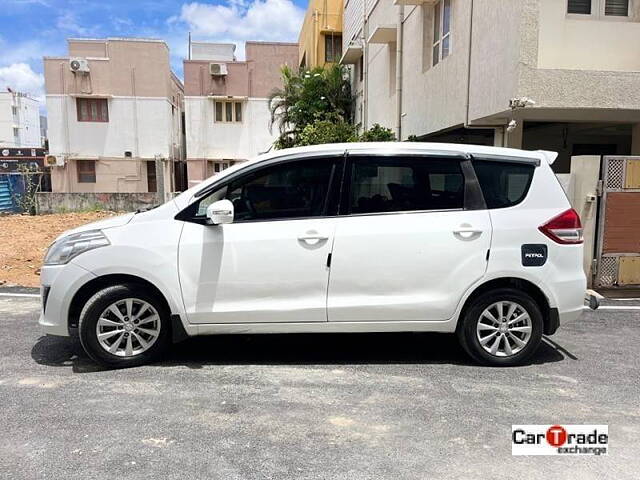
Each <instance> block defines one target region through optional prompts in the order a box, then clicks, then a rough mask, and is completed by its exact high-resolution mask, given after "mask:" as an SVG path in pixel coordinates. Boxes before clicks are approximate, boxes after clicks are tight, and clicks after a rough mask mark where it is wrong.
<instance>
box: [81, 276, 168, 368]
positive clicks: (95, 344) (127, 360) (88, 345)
mask: <svg viewBox="0 0 640 480" xmlns="http://www.w3.org/2000/svg"><path fill="white" fill-rule="evenodd" d="M169 329H170V324H169V312H168V310H167V307H166V305H165V303H164V302H163V301H162V299H160V298H158V297H157V296H156V295H153V294H150V293H148V292H146V291H145V290H144V289H142V288H141V287H138V286H137V285H134V284H127V285H116V286H112V287H108V288H105V289H104V290H100V291H99V292H97V293H96V294H95V295H94V296H93V297H91V298H90V299H89V301H88V302H87V303H86V305H85V306H84V308H83V310H82V313H81V314H80V325H79V334H80V342H81V343H82V346H83V348H84V350H85V351H86V352H87V354H88V355H89V356H90V357H91V358H92V359H93V360H95V361H96V362H98V363H101V364H103V365H107V366H109V367H117V368H119V367H132V366H136V365H142V364H145V363H149V362H151V361H154V360H156V359H157V358H158V357H159V356H160V355H161V354H162V353H163V352H164V351H165V350H166V348H167V346H168V344H169V338H170V335H169Z"/></svg>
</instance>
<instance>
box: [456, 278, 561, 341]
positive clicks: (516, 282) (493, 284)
mask: <svg viewBox="0 0 640 480" xmlns="http://www.w3.org/2000/svg"><path fill="white" fill-rule="evenodd" d="M498 288H513V289H516V290H520V291H522V292H525V293H527V294H529V295H530V296H531V297H532V298H533V299H534V300H535V302H536V303H537V304H538V306H539V307H540V312H541V313H542V319H543V322H544V326H543V333H544V334H545V335H552V334H553V333H554V332H555V331H556V329H557V328H558V320H557V315H558V313H557V309H556V308H553V307H551V304H550V302H549V299H548V298H547V295H545V293H544V292H543V291H542V289H541V288H540V287H538V286H537V285H536V284H534V283H533V282H531V281H529V280H525V279H523V278H518V277H499V278H494V279H492V280H488V281H486V282H484V283H482V284H480V285H478V286H477V287H476V288H475V289H474V290H473V291H472V292H471V294H469V295H468V296H467V298H466V299H465V301H464V304H463V306H462V309H461V310H460V315H459V316H458V325H457V328H460V327H461V325H462V322H461V321H460V320H461V319H462V318H464V315H465V313H466V311H467V309H468V308H469V306H470V305H471V303H472V302H473V301H474V300H475V299H476V298H478V297H479V296H480V295H482V294H483V293H486V292H490V291H492V290H496V289H498Z"/></svg>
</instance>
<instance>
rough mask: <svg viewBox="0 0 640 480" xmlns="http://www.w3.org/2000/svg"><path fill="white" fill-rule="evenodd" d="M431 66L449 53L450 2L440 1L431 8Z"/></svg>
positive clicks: (449, 0)
mask: <svg viewBox="0 0 640 480" xmlns="http://www.w3.org/2000/svg"><path fill="white" fill-rule="evenodd" d="M432 52H433V54H432V55H433V65H434V66H435V65H437V64H438V62H440V60H444V59H445V58H447V57H448V56H449V53H450V52H451V0H442V1H440V2H438V3H436V5H435V6H434V8H433V48H432Z"/></svg>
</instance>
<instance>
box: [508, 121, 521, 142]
mask: <svg viewBox="0 0 640 480" xmlns="http://www.w3.org/2000/svg"><path fill="white" fill-rule="evenodd" d="M522 123H523V122H522V120H518V124H517V125H516V128H515V129H513V130H512V131H510V132H507V133H506V138H505V145H504V146H505V147H509V148H522Z"/></svg>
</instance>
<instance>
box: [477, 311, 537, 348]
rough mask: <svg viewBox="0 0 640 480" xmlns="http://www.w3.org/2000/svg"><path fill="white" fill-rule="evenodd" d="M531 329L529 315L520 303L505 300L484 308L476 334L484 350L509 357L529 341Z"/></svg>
mask: <svg viewBox="0 0 640 480" xmlns="http://www.w3.org/2000/svg"><path fill="white" fill-rule="evenodd" d="M531 329H532V322H531V317H530V316H529V313H528V312H527V311H526V310H525V309H524V308H523V307H522V305H520V304H519V303H516V302H511V301H506V300H505V301H501V302H495V303H492V304H491V305H489V306H488V307H487V308H485V309H484V311H483V312H482V313H481V314H480V317H479V318H478V321H477V325H476V335H477V338H478V341H479V342H480V346H481V347H482V348H483V349H484V350H485V351H486V352H488V353H490V354H491V355H495V356H496V357H510V356H512V355H515V354H517V353H518V352H520V351H521V350H522V349H523V348H524V347H525V346H526V345H527V343H529V339H530V338H531Z"/></svg>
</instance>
